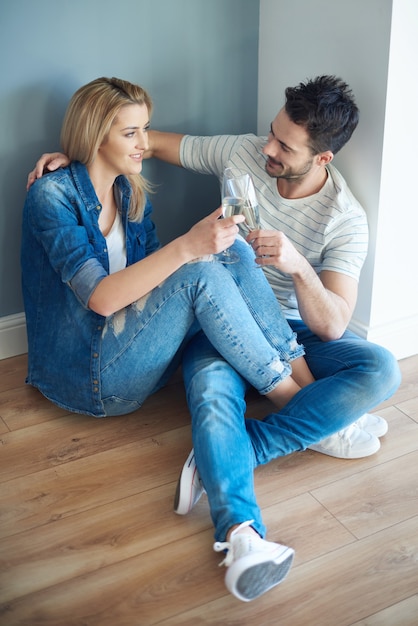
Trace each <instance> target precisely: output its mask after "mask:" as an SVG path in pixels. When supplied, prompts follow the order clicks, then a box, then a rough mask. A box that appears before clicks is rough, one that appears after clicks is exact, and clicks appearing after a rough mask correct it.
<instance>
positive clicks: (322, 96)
mask: <svg viewBox="0 0 418 626" xmlns="http://www.w3.org/2000/svg"><path fill="white" fill-rule="evenodd" d="M285 95H286V104H285V111H286V113H287V114H288V116H289V117H290V119H291V120H292V122H294V123H295V124H299V125H300V126H303V127H304V128H305V129H306V130H307V132H308V134H309V137H310V147H311V150H312V152H313V154H318V153H320V152H326V151H327V150H331V152H333V154H337V152H338V151H339V150H341V148H342V147H343V146H344V145H345V144H346V143H347V141H348V140H349V139H350V137H351V135H352V134H353V132H354V130H355V128H356V126H357V124H358V120H359V110H358V108H357V105H356V103H355V101H354V96H353V93H352V91H351V89H350V87H349V86H348V85H347V84H346V83H345V82H344V81H343V80H341V78H337V77H336V76H318V77H317V78H314V79H312V80H308V81H307V82H306V83H299V85H298V86H297V87H288V88H287V89H286V91H285Z"/></svg>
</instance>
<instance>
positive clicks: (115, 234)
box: [105, 211, 126, 274]
mask: <svg viewBox="0 0 418 626" xmlns="http://www.w3.org/2000/svg"><path fill="white" fill-rule="evenodd" d="M105 239H106V243H107V254H108V256H109V274H113V273H114V272H118V271H119V270H123V269H124V268H125V267H126V241H125V233H124V231H123V224H122V219H121V216H120V213H119V211H116V217H115V221H114V222H113V225H112V228H111V229H110V231H109V232H108V234H107V235H106V237H105Z"/></svg>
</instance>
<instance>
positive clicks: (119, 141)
mask: <svg viewBox="0 0 418 626" xmlns="http://www.w3.org/2000/svg"><path fill="white" fill-rule="evenodd" d="M148 128H149V114H148V108H147V106H146V105H145V104H142V105H139V104H127V105H126V106H124V107H122V109H121V110H120V111H119V113H118V115H117V116H116V117H115V119H114V122H113V125H112V127H111V129H110V132H109V135H108V137H107V139H105V141H104V142H103V143H102V145H101V146H100V148H99V150H98V153H97V157H96V159H95V165H96V166H97V165H100V166H101V167H103V168H105V171H106V172H107V173H108V174H109V175H112V176H115V177H116V176H119V175H120V174H124V175H125V176H127V175H129V174H139V173H140V172H141V170H142V159H143V155H144V152H145V150H146V149H147V148H148Z"/></svg>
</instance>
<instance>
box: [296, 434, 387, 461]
mask: <svg viewBox="0 0 418 626" xmlns="http://www.w3.org/2000/svg"><path fill="white" fill-rule="evenodd" d="M374 443H375V445H374V446H372V447H370V446H369V447H368V448H366V449H364V450H357V451H356V452H353V449H352V450H351V452H350V454H349V455H344V454H342V453H338V452H331V451H330V449H329V448H323V447H322V446H321V445H319V444H313V445H311V446H308V450H314V451H315V452H320V453H321V454H325V455H326V456H332V457H334V458H336V459H362V458H364V457H366V456H372V454H376V452H378V451H379V450H380V441H379V439H377V437H376V441H375V442H374Z"/></svg>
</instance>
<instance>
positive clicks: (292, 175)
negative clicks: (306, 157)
mask: <svg viewBox="0 0 418 626" xmlns="http://www.w3.org/2000/svg"><path fill="white" fill-rule="evenodd" d="M269 161H271V162H272V163H274V164H275V165H276V166H281V167H282V169H283V173H282V174H279V173H277V172H272V171H269V169H268V163H269ZM312 164H313V159H311V160H310V161H306V162H305V163H304V164H303V165H302V166H301V167H300V168H299V169H298V170H295V169H292V168H289V169H288V170H285V169H284V166H283V164H282V163H278V162H277V161H274V159H272V158H271V157H268V159H267V161H266V172H267V174H268V175H269V176H270V177H271V178H283V179H285V180H299V179H301V178H303V177H304V176H306V174H308V172H310V171H311V169H312Z"/></svg>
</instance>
